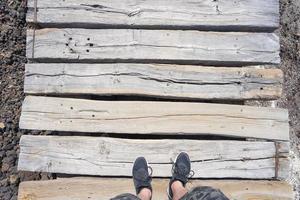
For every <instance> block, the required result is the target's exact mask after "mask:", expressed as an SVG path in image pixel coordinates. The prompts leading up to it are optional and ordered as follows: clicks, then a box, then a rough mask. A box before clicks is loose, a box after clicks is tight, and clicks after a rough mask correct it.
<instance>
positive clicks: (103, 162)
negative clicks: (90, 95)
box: [18, 136, 289, 179]
mask: <svg viewBox="0 0 300 200" xmlns="http://www.w3.org/2000/svg"><path fill="white" fill-rule="evenodd" d="M277 146H278V149H277V151H276V149H275V144H274V142H246V141H216V140H213V141H203V140H133V139H117V138H105V137H80V136H72V137H64V136H22V138H21V142H20V148H21V152H20V157H19V163H18V169H19V170H25V171H38V172H41V171H42V172H52V173H66V174H85V175H101V176H131V173H132V172H131V170H132V164H133V162H134V160H135V159H136V158H137V157H138V156H144V157H145V158H146V159H147V161H148V163H149V165H150V166H152V168H153V169H154V170H153V177H170V176H171V168H172V164H171V159H173V160H174V159H175V157H176V155H177V154H178V153H179V152H180V151H186V152H188V154H189V155H190V159H191V162H192V169H193V170H194V172H195V175H194V178H231V177H233V178H252V179H272V178H275V176H276V174H277V173H276V172H275V169H277V167H276V166H275V165H276V163H277V162H278V163H279V165H278V167H280V169H277V170H279V171H280V173H279V174H278V177H277V178H282V177H281V175H282V173H281V171H287V172H288V170H289V169H288V167H287V166H288V160H287V156H288V152H289V147H288V143H280V145H277ZM276 152H277V156H275V154H276ZM275 157H278V160H277V161H276V159H275Z"/></svg>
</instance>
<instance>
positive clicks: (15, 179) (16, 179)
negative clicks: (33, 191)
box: [9, 174, 20, 184]
mask: <svg viewBox="0 0 300 200" xmlns="http://www.w3.org/2000/svg"><path fill="white" fill-rule="evenodd" d="M19 180H20V179H19V177H18V176H17V175H15V174H13V175H10V176H9V182H10V184H17V183H18V182H19Z"/></svg>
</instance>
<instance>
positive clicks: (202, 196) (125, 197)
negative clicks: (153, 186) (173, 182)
mask: <svg viewBox="0 0 300 200" xmlns="http://www.w3.org/2000/svg"><path fill="white" fill-rule="evenodd" d="M111 200H140V198H138V197H137V196H135V195H132V194H121V195H119V196H117V197H114V198H112V199H111ZM180 200H229V199H228V198H227V197H226V196H225V195H224V194H223V193H222V192H221V191H220V190H217V189H214V188H211V187H195V188H194V189H192V190H191V191H189V192H188V193H186V194H185V195H184V196H183V197H182V198H181V199H180Z"/></svg>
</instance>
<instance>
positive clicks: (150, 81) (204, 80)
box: [24, 63, 283, 100]
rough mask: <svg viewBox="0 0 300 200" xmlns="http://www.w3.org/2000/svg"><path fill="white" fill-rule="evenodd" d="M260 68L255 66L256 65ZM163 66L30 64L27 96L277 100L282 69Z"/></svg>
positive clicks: (26, 76) (28, 66)
mask: <svg viewBox="0 0 300 200" xmlns="http://www.w3.org/2000/svg"><path fill="white" fill-rule="evenodd" d="M255 67H256V68H255ZM260 67H263V66H252V67H251V68H250V67H249V68H233V67H226V68H225V67H203V66H191V65H163V64H134V63H129V64H124V63H123V64H122V63H115V64H44V63H43V64H41V63H38V64H26V72H25V83H24V90H25V93H27V94H55V95H66V94H93V95H140V96H153V97H167V98H182V99H234V100H240V99H244V100H245V99H276V98H279V97H280V95H281V91H282V89H281V87H282V80H283V77H282V72H281V70H280V69H260Z"/></svg>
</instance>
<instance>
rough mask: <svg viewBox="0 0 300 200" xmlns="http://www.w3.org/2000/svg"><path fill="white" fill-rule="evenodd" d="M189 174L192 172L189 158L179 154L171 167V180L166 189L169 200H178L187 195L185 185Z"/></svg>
mask: <svg viewBox="0 0 300 200" xmlns="http://www.w3.org/2000/svg"><path fill="white" fill-rule="evenodd" d="M191 172H193V171H191V161H190V158H189V156H188V154H187V153H185V152H181V153H180V154H179V155H178V156H177V158H176V160H175V163H174V164H173V167H172V178H171V180H170V183H169V188H168V197H169V200H179V199H180V198H181V197H183V196H184V195H185V194H186V193H187V190H186V189H185V185H186V183H187V182H188V179H189V178H190V176H191V175H190V173H191Z"/></svg>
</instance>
